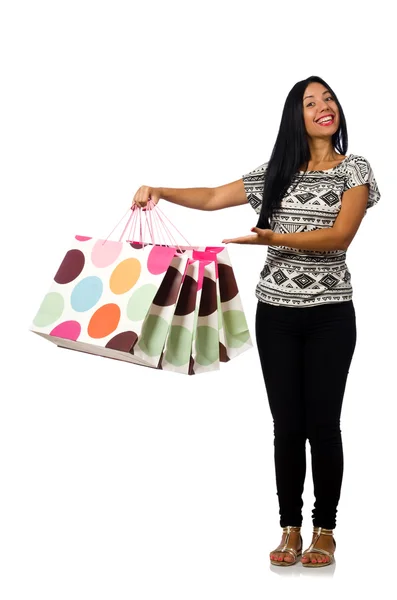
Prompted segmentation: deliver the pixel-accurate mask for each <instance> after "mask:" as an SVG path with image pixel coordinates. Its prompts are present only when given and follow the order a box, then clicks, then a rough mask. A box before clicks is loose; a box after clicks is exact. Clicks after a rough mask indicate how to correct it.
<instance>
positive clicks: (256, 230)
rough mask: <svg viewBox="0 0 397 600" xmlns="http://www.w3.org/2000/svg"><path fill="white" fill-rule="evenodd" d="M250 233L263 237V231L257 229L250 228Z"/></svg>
mask: <svg viewBox="0 0 397 600" xmlns="http://www.w3.org/2000/svg"><path fill="white" fill-rule="evenodd" d="M251 231H253V232H254V233H256V234H257V235H263V232H264V231H265V230H264V229H259V227H252V228H251Z"/></svg>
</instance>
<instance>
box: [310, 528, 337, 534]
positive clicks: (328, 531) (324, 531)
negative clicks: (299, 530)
mask: <svg viewBox="0 0 397 600" xmlns="http://www.w3.org/2000/svg"><path fill="white" fill-rule="evenodd" d="M313 533H318V534H319V535H334V534H333V529H325V528H324V527H313Z"/></svg>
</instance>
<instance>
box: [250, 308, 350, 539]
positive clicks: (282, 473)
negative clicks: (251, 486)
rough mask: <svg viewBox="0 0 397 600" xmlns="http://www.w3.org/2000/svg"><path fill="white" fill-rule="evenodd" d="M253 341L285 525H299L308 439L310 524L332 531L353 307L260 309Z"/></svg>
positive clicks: (340, 472) (340, 471)
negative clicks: (267, 408) (268, 416)
mask: <svg viewBox="0 0 397 600" xmlns="http://www.w3.org/2000/svg"><path fill="white" fill-rule="evenodd" d="M256 339H257V346H258V351H259V357H260V361H261V365H262V371H263V376H264V380H265V385H266V391H267V396H268V400H269V405H270V410H271V413H272V416H273V422H274V458H275V471H276V486H277V495H278V501H279V507H280V525H281V527H285V526H287V525H293V526H300V525H301V524H302V507H303V501H302V493H303V487H304V480H305V475H306V438H307V439H308V440H309V443H310V448H311V461H312V474H313V484H314V496H315V503H314V510H313V513H312V519H313V525H314V526H316V527H325V528H327V529H334V527H335V525H336V512H337V505H338V501H339V497H340V490H341V486H342V475H343V449H342V437H341V430H340V415H341V409H342V401H343V396H344V391H345V386H346V380H347V375H348V372H349V368H350V363H351V360H352V357H353V353H354V348H355V345H356V315H355V310H354V306H353V301H352V300H350V301H347V302H340V303H333V304H322V305H318V306H308V307H300V308H298V307H296V306H295V307H289V306H274V305H272V304H267V303H264V302H258V307H257V312H256Z"/></svg>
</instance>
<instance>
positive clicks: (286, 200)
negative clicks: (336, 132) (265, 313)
mask: <svg viewBox="0 0 397 600" xmlns="http://www.w3.org/2000/svg"><path fill="white" fill-rule="evenodd" d="M267 165H268V163H267V162H266V163H263V164H262V165H260V166H259V167H257V168H256V169H254V170H253V171H250V172H249V173H247V174H245V175H243V176H242V178H243V182H244V188H245V192H246V195H247V200H248V202H249V203H250V204H251V206H252V207H253V208H254V210H255V211H256V213H257V214H259V212H260V209H261V205H262V199H263V185H264V181H265V177H266V169H267ZM362 184H368V186H369V197H368V203H367V209H366V211H365V215H366V214H367V210H368V208H371V207H372V206H374V205H375V204H376V203H377V202H378V201H379V198H380V192H379V189H378V185H377V183H376V181H375V177H374V174H373V171H372V168H371V166H370V164H369V162H368V161H367V160H366V159H365V158H364V157H363V156H358V155H355V154H349V155H347V156H346V158H344V159H343V160H342V162H340V163H339V164H338V165H337V166H336V167H332V168H331V169H325V170H322V171H306V173H305V172H304V171H298V172H297V174H296V176H295V178H294V179H293V181H292V182H291V185H290V187H289V188H288V190H287V192H286V194H285V195H284V197H283V199H282V201H281V206H280V207H279V208H278V209H277V210H274V211H273V215H272V219H271V221H270V226H271V229H272V230H273V231H274V232H276V233H297V232H302V231H314V230H316V229H322V228H326V227H332V226H333V224H334V222H335V219H336V217H337V216H338V213H339V211H340V208H341V204H342V195H343V192H344V191H346V190H348V189H350V188H352V187H355V186H358V185H362ZM294 186H295V188H294ZM255 295H256V297H257V298H258V300H259V301H261V302H265V303H268V304H273V305H275V306H291V307H308V306H317V305H319V304H330V303H335V302H346V301H348V300H351V299H352V297H353V289H352V284H351V274H350V271H349V269H348V267H347V264H346V251H345V250H327V251H322V250H321V251H320V250H301V249H299V248H291V247H288V246H270V245H268V246H267V254H266V260H265V265H264V267H263V269H262V271H261V273H260V278H259V281H258V284H257V286H256V290H255Z"/></svg>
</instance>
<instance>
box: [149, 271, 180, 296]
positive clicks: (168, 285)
mask: <svg viewBox="0 0 397 600" xmlns="http://www.w3.org/2000/svg"><path fill="white" fill-rule="evenodd" d="M181 281H182V273H180V271H178V269H175V267H168V270H167V272H166V274H165V276H164V279H163V281H162V283H161V285H160V287H159V289H158V290H157V294H156V295H155V297H154V300H153V304H156V306H170V305H171V304H175V302H176V299H177V298H178V294H179V289H180V287H181Z"/></svg>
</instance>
